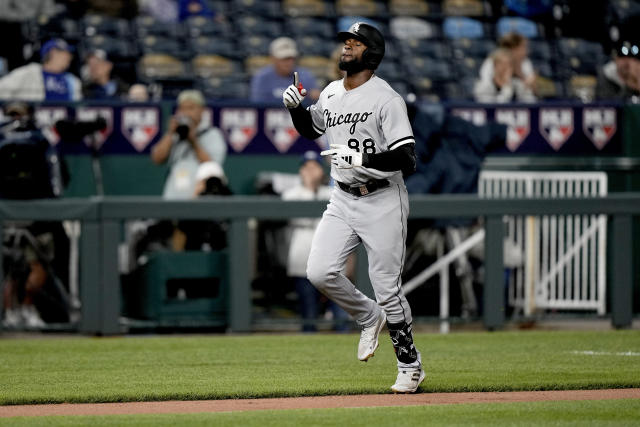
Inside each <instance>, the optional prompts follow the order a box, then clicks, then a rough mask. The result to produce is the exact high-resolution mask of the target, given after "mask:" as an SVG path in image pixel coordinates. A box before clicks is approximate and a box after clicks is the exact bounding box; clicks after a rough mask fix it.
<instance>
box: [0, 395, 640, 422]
mask: <svg viewBox="0 0 640 427" xmlns="http://www.w3.org/2000/svg"><path fill="white" fill-rule="evenodd" d="M639 424H640V400H601V401H577V402H527V403H491V404H468V405H438V406H408V407H382V408H350V409H343V408H340V409H299V410H288V411H251V412H223V413H200V414H157V415H156V414H149V415H111V416H68V417H16V418H8V419H0V426H2V425H11V426H17V427H19V426H25V425H29V426H40V425H41V426H86V425H91V426H103V425H118V426H132V425H135V426H175V425H196V426H197V425H203V426H204V425H208V426H210V425H215V426H243V427H252V426H256V427H269V426H274V427H281V426H295V427H297V426H349V427H359V426H362V427H371V426H376V427H378V426H394V427H395V426H398V425H400V426H402V427H411V426H428V425H437V426H464V427H470V426H500V425H509V426H529V425H544V426H634V425H639Z"/></svg>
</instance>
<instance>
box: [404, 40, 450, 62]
mask: <svg viewBox="0 0 640 427" xmlns="http://www.w3.org/2000/svg"><path fill="white" fill-rule="evenodd" d="M397 44H398V45H400V46H401V47H400V49H401V50H402V52H403V53H404V54H405V55H419V56H428V57H429V58H434V59H443V60H444V59H448V58H450V57H451V50H450V49H449V46H448V45H447V44H446V43H444V42H440V41H438V40H432V41H429V42H428V43H425V42H424V40H420V39H409V40H402V41H399V42H398V43H397Z"/></svg>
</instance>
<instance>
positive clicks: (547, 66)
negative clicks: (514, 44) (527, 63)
mask: <svg viewBox="0 0 640 427" xmlns="http://www.w3.org/2000/svg"><path fill="white" fill-rule="evenodd" d="M531 62H532V63H533V69H534V70H535V71H536V74H538V75H540V76H543V77H546V78H548V79H552V80H556V79H557V76H556V74H557V73H556V72H555V70H554V68H553V67H552V66H551V63H550V62H548V61H541V60H536V59H532V60H531Z"/></svg>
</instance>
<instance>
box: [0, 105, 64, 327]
mask: <svg viewBox="0 0 640 427" xmlns="http://www.w3.org/2000/svg"><path fill="white" fill-rule="evenodd" d="M4 115H5V117H7V118H9V120H8V121H7V122H5V123H3V124H2V125H1V127H0V198H3V199H22V200H27V199H42V198H52V197H56V196H58V195H59V194H60V192H61V188H62V182H63V179H62V174H61V171H60V165H61V163H62V162H61V161H60V158H59V156H58V155H57V153H56V152H55V148H54V147H52V146H50V145H49V143H48V141H47V140H46V139H45V137H44V136H43V135H42V133H41V132H40V130H39V129H38V128H37V126H36V125H35V121H34V119H33V109H32V108H31V106H29V105H27V104H25V103H22V102H12V103H9V104H7V105H6V106H5V108H4ZM3 228H4V230H3V231H4V232H3V241H2V242H0V243H2V255H3V256H2V257H1V258H2V259H1V260H2V262H3V267H4V271H5V273H6V274H5V277H4V278H2V282H1V283H0V287H1V288H2V292H3V296H4V298H3V300H4V304H3V307H2V308H3V309H4V315H3V324H4V325H5V326H6V327H15V328H22V327H27V328H40V327H43V326H45V323H58V322H68V321H69V302H68V277H69V239H68V237H67V235H66V233H65V231H64V229H63V227H62V224H61V223H58V222H53V221H47V222H45V221H37V222H31V221H5V222H4V224H3Z"/></svg>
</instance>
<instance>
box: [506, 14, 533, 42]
mask: <svg viewBox="0 0 640 427" xmlns="http://www.w3.org/2000/svg"><path fill="white" fill-rule="evenodd" d="M496 33H497V34H496V35H497V36H498V38H500V37H502V36H504V35H505V34H508V33H518V34H520V35H523V36H525V37H526V38H528V39H536V38H539V37H540V35H541V34H542V32H541V30H540V28H539V27H538V24H536V23H535V22H533V21H530V20H528V19H526V18H521V17H517V16H505V17H502V18H500V19H498V23H497V24H496Z"/></svg>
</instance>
